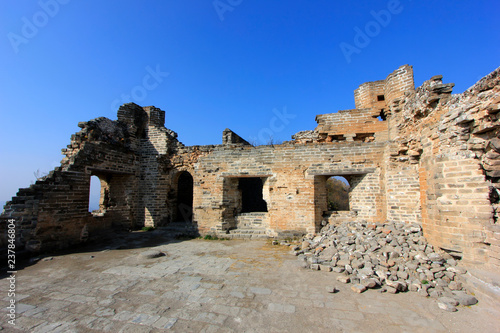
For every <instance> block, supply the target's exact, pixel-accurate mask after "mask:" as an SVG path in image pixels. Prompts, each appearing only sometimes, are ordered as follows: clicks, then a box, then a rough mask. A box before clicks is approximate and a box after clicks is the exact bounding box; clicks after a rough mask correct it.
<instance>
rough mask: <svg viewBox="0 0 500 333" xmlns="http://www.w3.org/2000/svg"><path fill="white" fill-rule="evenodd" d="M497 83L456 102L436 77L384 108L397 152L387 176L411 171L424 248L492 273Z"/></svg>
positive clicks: (481, 85)
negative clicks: (484, 267)
mask: <svg viewBox="0 0 500 333" xmlns="http://www.w3.org/2000/svg"><path fill="white" fill-rule="evenodd" d="M498 82H499V70H498V69H497V70H495V71H494V72H492V73H491V74H490V75H488V76H486V77H485V78H483V79H482V80H480V81H479V82H478V83H476V84H475V85H474V86H472V87H471V88H470V89H468V90H467V91H466V92H464V93H463V94H460V95H451V91H452V88H453V84H443V83H442V76H435V77H433V78H431V79H430V80H429V81H426V82H424V84H423V85H422V86H421V87H419V88H418V89H417V90H416V91H414V92H411V91H409V92H408V93H407V94H406V95H405V96H404V97H402V98H401V99H400V100H398V101H396V102H395V103H393V105H391V114H392V116H391V121H393V124H394V133H395V134H397V137H396V138H395V140H394V141H396V142H398V147H395V148H396V149H397V151H396V149H394V151H393V154H392V156H391V159H390V164H391V165H393V168H395V169H398V168H403V166H402V165H407V166H406V167H407V168H411V165H412V164H413V165H418V171H417V170H415V169H413V172H412V177H414V178H418V179H419V186H418V188H419V192H420V200H421V207H422V225H423V230H424V234H425V236H426V237H427V238H428V239H429V240H430V241H431V243H433V244H435V245H437V246H439V247H441V248H443V249H446V250H448V251H450V252H452V253H455V254H457V255H463V256H464V259H465V260H467V261H469V262H471V263H472V262H475V263H487V265H490V266H492V267H497V268H498V267H499V264H500V256H499V253H500V252H499V244H500V243H499V238H500V237H499V236H500V233H499V231H500V229H499V226H498V224H497V217H498V213H497V209H498V187H499V185H498V179H499V178H498V176H499V175H500V173H499V171H498V170H499V169H498V168H499V166H498V165H497V164H500V163H496V162H495V161H496V160H497V159H498V157H500V155H499V154H498V152H499V151H498V148H497V142H498V136H499V130H498V127H499V123H498V116H497V115H498V112H499V107H498V103H499V101H500V88H499V84H498ZM405 152H406V153H405ZM405 155H406V156H409V159H408V160H402V159H401V158H402V157H404V156H405ZM398 165H400V166H398ZM417 172H418V173H417Z"/></svg>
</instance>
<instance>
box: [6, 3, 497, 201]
mask: <svg viewBox="0 0 500 333" xmlns="http://www.w3.org/2000/svg"><path fill="white" fill-rule="evenodd" d="M499 12H500V3H499V2H497V1H415V0H413V1H408V0H406V1H405V0H401V1H395V0H391V1H363V2H361V1H358V2H356V3H353V2H351V1H343V2H341V1H326V0H313V1H311V0H308V1H306V0H288V1H269V0H268V1H263V0H220V1H219V0H217V1H213V0H198V1H192V0H191V1H190V0H163V1H160V0H157V1H153V0H151V1H143V2H139V1H130V0H120V1H118V0H114V1H113V0H110V1H95V0H88V1H80V0H41V1H2V3H1V4H0V22H1V25H0V26H1V31H0V63H1V64H2V66H1V68H2V72H1V75H0V102H1V106H0V110H1V113H0V115H1V121H0V143H1V144H0V154H1V156H2V163H1V164H0V177H1V178H0V184H1V188H0V201H4V200H10V198H11V197H12V196H14V195H15V193H16V192H17V189H18V188H19V187H27V186H28V185H29V184H30V182H31V181H33V180H34V176H33V173H34V172H35V171H36V170H40V171H41V172H48V171H50V170H51V169H53V168H54V167H55V166H57V165H59V162H60V160H61V158H62V155H61V153H60V149H61V148H64V147H65V146H66V145H67V144H69V142H70V136H71V134H73V133H75V132H77V131H78V130H79V128H78V127H77V123H78V122H79V121H87V120H90V119H93V118H96V117H100V116H105V117H108V118H111V119H116V107H117V105H120V104H121V103H122V102H129V101H131V102H136V103H137V104H140V105H155V106H156V107H159V108H161V109H163V110H165V111H166V127H168V128H170V129H172V130H174V131H176V132H177V133H178V134H179V139H180V141H182V142H183V143H184V144H186V145H195V144H199V145H202V144H219V143H220V142H221V136H222V131H223V130H224V129H225V128H226V127H228V128H231V129H232V130H234V131H235V132H236V133H238V134H240V135H241V136H243V137H244V138H246V139H247V140H249V141H254V142H256V143H264V142H262V140H266V138H267V137H268V136H269V134H272V135H273V139H274V140H289V139H290V136H291V135H292V134H294V133H296V132H298V131H300V130H308V129H314V127H315V126H316V123H315V122H314V117H315V115H317V114H323V113H332V112H336V111H337V110H342V109H350V108H354V98H353V90H354V89H356V88H357V87H358V86H359V85H360V84H361V83H363V82H366V81H373V80H379V79H384V78H385V77H386V76H387V74H389V73H390V72H392V71H393V70H395V69H396V68H398V67H399V66H401V65H404V64H410V65H413V66H414V71H415V82H416V84H417V85H420V84H422V82H423V81H424V80H426V79H429V78H430V77H431V76H433V75H437V74H442V75H444V81H445V82H454V83H455V84H456V86H455V92H456V93H461V92H463V91H464V90H466V89H467V88H468V87H469V86H471V85H472V84H474V83H475V82H476V81H477V80H478V79H479V78H481V77H482V76H484V75H486V74H488V73H489V72H491V71H493V70H494V69H495V68H496V67H498V66H499V65H500V63H499V61H498V60H499V59H500V57H499V56H500V33H499V32H500V31H499V28H498V19H497V18H496V17H497V16H498V15H497V14H498V13H499ZM376 17H378V21H377V19H376ZM359 31H361V32H362V33H363V34H367V37H365V39H362V38H361V37H359V36H358V37H357V38H356V35H357V34H358V32H359ZM343 43H344V44H343ZM347 44H349V45H350V46H352V47H353V48H356V52H352V53H350V54H348V56H347V57H346V54H345V52H343V51H342V48H341V45H344V46H345V45H347ZM350 50H351V51H352V50H353V49H352V48H351V49H350ZM151 73H153V74H151ZM148 75H149V76H148ZM273 119H274V120H273ZM271 128H272V129H273V130H271Z"/></svg>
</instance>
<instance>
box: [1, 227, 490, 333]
mask: <svg viewBox="0 0 500 333" xmlns="http://www.w3.org/2000/svg"><path fill="white" fill-rule="evenodd" d="M143 235H145V234H142V235H141V234H135V235H132V236H127V237H128V238H125V236H123V237H122V238H121V239H116V240H115V241H114V242H113V243H112V244H109V245H108V246H107V249H106V247H103V248H101V249H95V248H94V249H87V250H86V251H80V252H78V253H72V254H65V255H58V256H54V257H53V259H51V260H47V259H46V260H41V261H39V262H37V263H35V264H33V265H31V266H28V267H26V268H24V269H22V270H20V271H19V272H18V276H17V281H16V289H17V293H18V295H17V296H18V297H17V301H18V307H17V312H18V314H17V315H18V318H17V321H16V326H15V327H13V326H12V325H9V324H8V323H7V322H6V321H7V320H6V318H7V317H6V310H5V308H3V309H2V311H3V312H2V313H1V316H2V317H1V318H2V319H1V321H0V325H1V326H2V327H3V331H4V332H5V331H7V332H11V331H12V332H20V331H21V332H163V331H173V332H384V333H389V332H484V333H486V332H499V331H500V312H499V311H498V309H494V308H493V307H492V306H488V305H487V304H485V303H484V302H481V300H480V302H479V303H478V304H477V305H474V306H471V307H462V306H460V307H459V311H458V312H455V313H449V312H444V311H442V310H439V309H438V307H437V303H436V301H435V300H432V299H427V298H422V297H420V296H418V295H417V294H416V293H404V294H396V295H393V294H381V293H379V292H377V291H376V290H368V291H367V292H365V293H363V294H356V293H354V292H352V291H351V290H350V285H342V284H340V283H338V282H336V280H335V278H336V276H337V274H336V273H328V272H321V271H311V270H305V269H302V268H299V267H298V265H297V259H296V258H295V257H294V256H293V255H291V254H290V249H289V248H288V247H283V246H273V245H271V244H270V243H269V242H268V241H240V240H231V241H208V240H201V239H195V240H186V241H171V242H168V243H165V242H163V243H161V242H160V243H158V239H156V240H155V239H154V238H152V237H153V236H154V232H153V233H148V235H147V237H142V236H143ZM151 235H153V236H151ZM138 237H141V238H140V240H139V238H138ZM144 243H146V244H144ZM120 244H125V245H121V246H120ZM149 249H156V250H160V251H162V252H164V253H165V254H166V255H165V256H163V257H158V258H154V259H147V258H145V257H144V256H143V255H141V253H144V252H145V251H146V250H149ZM48 259H50V258H48ZM7 283H8V281H7V280H6V279H5V278H3V279H2V280H0V290H2V291H5V290H7V285H8V284H7ZM331 285H335V286H337V287H338V288H339V289H340V291H339V292H338V293H335V294H330V293H328V292H326V287H327V286H331ZM5 294H6V292H5ZM7 301H8V298H7V297H3V296H2V302H4V304H7Z"/></svg>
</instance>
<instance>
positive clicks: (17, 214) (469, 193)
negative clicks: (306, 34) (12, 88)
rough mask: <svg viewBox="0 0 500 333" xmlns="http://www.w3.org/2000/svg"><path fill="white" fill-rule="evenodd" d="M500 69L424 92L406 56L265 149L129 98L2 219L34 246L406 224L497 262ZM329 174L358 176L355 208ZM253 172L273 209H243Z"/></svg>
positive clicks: (352, 179) (84, 133)
mask: <svg viewBox="0 0 500 333" xmlns="http://www.w3.org/2000/svg"><path fill="white" fill-rule="evenodd" d="M498 72H499V70H496V71H494V72H493V73H491V74H490V75H488V76H486V77H485V78H483V79H482V80H481V81H479V82H478V83H477V84H476V85H474V86H473V87H471V88H470V89H469V90H467V91H466V92H464V93H463V94H460V95H452V94H451V93H452V88H453V84H452V83H451V84H450V83H449V84H444V83H443V82H442V77H441V76H435V77H432V78H431V79H430V80H429V81H426V82H424V84H423V85H422V86H421V87H418V88H417V89H415V88H414V83H413V69H412V67H411V66H408V65H405V66H401V67H400V68H398V69H397V70H395V71H394V72H393V73H391V74H389V75H388V76H387V78H386V79H385V80H379V81H373V82H367V83H364V84H362V85H360V87H359V88H358V89H356V91H355V104H356V109H354V110H342V111H339V112H337V113H334V114H326V115H318V116H317V117H316V121H317V122H318V126H317V127H316V129H314V130H306V131H302V132H299V133H297V134H295V135H294V136H292V141H288V142H285V143H283V144H281V145H267V146H257V147H254V146H252V145H250V144H249V143H248V142H247V141H245V140H244V139H242V138H241V137H240V136H238V135H237V134H236V133H234V132H232V131H231V130H229V129H226V130H224V132H223V135H222V144H221V145H207V146H190V147H186V146H184V145H183V144H182V143H181V142H179V141H178V140H177V134H176V133H175V132H173V131H171V130H169V129H167V128H165V127H164V121H165V113H164V111H162V110H160V109H158V108H155V107H144V108H143V107H140V106H138V105H135V104H133V103H130V104H125V105H123V106H121V107H120V109H119V110H118V120H116V121H112V120H109V119H106V118H97V119H94V120H91V121H89V122H85V123H80V124H79V126H80V127H81V128H82V130H81V131H80V132H78V133H76V134H75V135H73V137H72V139H71V144H70V145H69V146H68V147H67V148H66V149H64V150H63V153H64V155H65V157H64V159H63V161H62V162H61V166H60V167H58V168H56V169H55V170H54V171H53V172H51V173H50V174H49V175H48V176H47V177H45V178H44V179H42V180H39V181H37V182H36V183H35V184H34V185H32V186H31V187H29V188H27V189H21V190H20V191H19V192H18V194H17V196H16V197H14V198H13V199H12V201H10V202H9V203H8V204H7V205H6V207H5V210H4V212H3V214H2V215H1V218H0V221H1V223H2V226H5V221H6V219H8V218H16V220H17V226H18V229H17V230H18V235H17V236H18V243H19V244H20V245H21V246H26V248H27V249H28V250H31V251H36V250H40V249H42V250H43V249H49V248H53V247H66V246H69V245H71V244H76V243H79V242H82V241H85V240H86V239H87V238H89V237H94V236H95V235H96V234H97V233H98V232H99V231H105V230H108V229H110V228H122V229H134V228H139V227H142V226H155V227H162V226H167V225H169V224H170V223H171V222H177V221H184V222H193V223H194V224H195V225H196V226H197V227H198V229H199V231H200V233H201V234H204V233H226V232H232V231H234V230H235V229H236V230H238V229H249V230H251V229H259V230H263V231H264V232H265V233H267V235H270V236H277V235H280V234H283V233H287V232H299V233H305V232H309V233H314V232H317V231H319V229H320V227H321V225H322V224H323V223H325V222H330V223H341V222H343V221H346V220H348V221H352V222H361V221H363V222H369V223H376V222H385V221H390V222H405V223H412V224H421V225H422V228H423V232H424V234H425V236H426V237H427V238H428V239H429V241H430V242H431V243H432V244H434V245H435V246H438V247H440V248H442V249H445V250H446V251H449V252H451V253H452V254H454V255H455V256H463V258H464V260H465V261H468V262H469V263H474V262H476V263H484V264H485V266H487V267H494V268H498V267H499V266H500V250H499V246H500V230H499V229H498V224H497V219H498V205H499V197H500V195H499V192H498V190H499V185H498V179H500V162H499V161H500V139H499V131H500V129H499V125H498V124H499V122H498V115H499V114H500V112H499V102H500V92H499V89H500V88H499V84H498V81H499V78H498ZM92 175H96V176H98V177H99V179H100V180H101V184H102V196H101V202H100V209H99V212H98V214H92V213H89V212H88V196H89V183H90V176H92ZM330 176H343V177H345V178H346V179H347V180H348V181H349V183H350V185H351V188H350V191H349V205H350V209H349V211H343V212H330V211H328V203H327V193H326V186H325V184H326V180H327V179H328V177H330ZM248 178H251V179H253V180H252V181H251V182H249V181H248ZM181 179H183V181H181ZM186 179H187V180H188V181H185V180H186ZM244 179H247V181H245V180H244ZM252 182H253V183H255V184H261V186H260V185H259V187H257V191H258V192H259V191H260V192H262V193H260V192H259V193H257V194H258V195H259V200H262V201H263V202H264V203H265V207H266V209H258V211H253V212H252V211H244V209H243V207H244V206H245V205H246V204H247V205H248V203H246V202H245V200H246V199H245V196H248V193H244V191H246V189H245V187H244V186H242V184H243V183H246V184H249V183H252ZM186 184H187V185H186ZM191 187H192V188H191ZM253 190H254V191H255V189H253ZM186 192H189V193H187V194H186ZM260 197H261V198H260ZM186 198H192V204H191V202H190V201H189V200H191V199H189V200H188V199H186ZM183 205H184V206H186V205H189V206H190V207H184V206H183ZM262 210H266V211H262ZM2 232H3V234H2V235H1V236H2V237H0V240H1V242H2V243H1V246H5V244H6V243H5V240H6V234H5V230H4V229H3V231H2Z"/></svg>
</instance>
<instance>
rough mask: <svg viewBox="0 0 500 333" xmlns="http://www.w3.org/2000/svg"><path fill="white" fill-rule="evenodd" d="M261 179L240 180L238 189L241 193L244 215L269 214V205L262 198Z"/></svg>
mask: <svg viewBox="0 0 500 333" xmlns="http://www.w3.org/2000/svg"><path fill="white" fill-rule="evenodd" d="M263 185H264V184H263V182H262V179H261V178H240V179H239V184H238V189H239V190H240V191H241V204H242V209H241V212H242V213H250V212H267V203H266V202H265V201H264V198H263V196H262V188H263Z"/></svg>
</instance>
